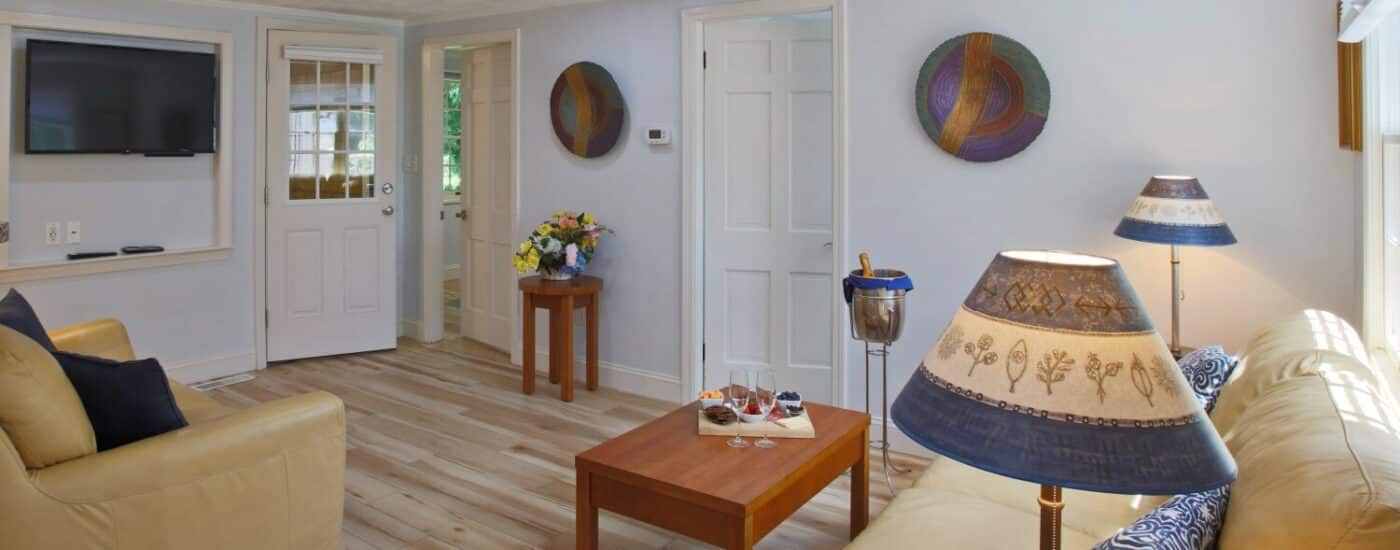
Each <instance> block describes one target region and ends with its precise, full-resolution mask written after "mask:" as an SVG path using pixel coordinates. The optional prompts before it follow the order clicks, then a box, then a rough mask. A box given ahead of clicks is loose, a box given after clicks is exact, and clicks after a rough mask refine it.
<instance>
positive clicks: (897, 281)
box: [844, 269, 914, 344]
mask: <svg viewBox="0 0 1400 550" xmlns="http://www.w3.org/2000/svg"><path fill="white" fill-rule="evenodd" d="M861 273H862V272H861V270H859V269H857V270H855V271H852V272H851V274H850V276H849V277H846V280H845V285H844V286H845V291H846V303H847V304H850V310H851V336H852V337H854V338H855V339H856V340H861V341H864V342H869V343H872V344H892V343H894V341H895V340H898V339H899V335H900V334H901V333H902V332H904V295H905V294H906V293H907V292H909V291H911V290H913V289H914V285H913V283H912V282H911V281H910V280H909V276H908V275H906V274H905V273H904V272H903V271H900V270H898V269H876V270H875V276H874V277H866V276H864V275H862V274H861Z"/></svg>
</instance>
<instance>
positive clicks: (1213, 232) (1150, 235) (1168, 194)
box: [1113, 176, 1235, 358]
mask: <svg viewBox="0 0 1400 550" xmlns="http://www.w3.org/2000/svg"><path fill="white" fill-rule="evenodd" d="M1113 234H1114V235H1118V236H1119V237H1123V238H1125V239H1132V240H1135V241H1142V242H1145V243H1157V244H1169V245H1171V247H1172V344H1171V350H1172V357H1176V358H1180V357H1181V254H1180V252H1179V251H1178V250H1177V246H1178V245H1185V246H1225V245H1230V244H1235V234H1234V233H1231V232H1230V226H1228V225H1225V220H1224V219H1222V218H1221V217H1220V212H1218V211H1216V210H1215V204H1214V203H1212V202H1211V201H1210V197H1209V196H1207V195H1206V190H1205V189H1204V188H1202V187H1201V182H1199V181H1196V178H1193V177H1190V176H1154V177H1153V178H1152V179H1151V180H1149V181H1148V182H1147V187H1144V188H1142V193H1141V194H1139V195H1138V198H1137V200H1136V201H1134V202H1133V206H1132V207H1131V208H1129V209H1128V213H1127V214H1126V215H1124V216H1123V221H1121V222H1118V229H1114V230H1113Z"/></svg>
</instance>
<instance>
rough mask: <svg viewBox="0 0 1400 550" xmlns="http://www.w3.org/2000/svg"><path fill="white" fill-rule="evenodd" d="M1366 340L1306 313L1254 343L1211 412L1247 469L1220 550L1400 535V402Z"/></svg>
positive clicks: (1333, 320) (1372, 543) (1376, 541)
mask: <svg viewBox="0 0 1400 550" xmlns="http://www.w3.org/2000/svg"><path fill="white" fill-rule="evenodd" d="M1359 345H1360V344H1359V339H1357V338H1355V331H1353V330H1352V329H1351V327H1349V326H1347V325H1346V323H1345V322H1343V321H1341V320H1340V319H1339V318H1337V317H1336V316H1333V315H1331V314H1327V313H1325V312H1313V311H1309V312H1304V313H1302V314H1299V315H1297V316H1294V317H1290V318H1289V319H1285V320H1284V321H1282V322H1280V323H1278V324H1275V325H1273V326H1271V327H1269V328H1268V329H1266V330H1265V331H1264V332H1263V333H1261V334H1260V336H1258V337H1256V338H1255V339H1254V341H1253V343H1252V344H1251V347H1250V348H1248V349H1247V350H1246V352H1245V354H1244V356H1243V358H1242V359H1241V362H1240V366H1239V367H1238V368H1237V373H1236V375H1235V376H1234V378H1233V379H1232V380H1231V381H1230V382H1228V383H1227V384H1226V387H1225V389H1224V390H1223V391H1222V392H1221V395H1220V403H1219V405H1218V407H1217V409H1216V413H1215V415H1214V417H1213V420H1214V421H1215V422H1216V426H1217V428H1219V429H1220V430H1221V434H1222V436H1223V438H1224V440H1225V444H1226V446H1227V447H1229V449H1230V452H1231V454H1233V455H1234V456H1235V462H1236V464H1238V466H1239V478H1238V479H1237V480H1236V481H1235V483H1234V484H1233V485H1232V486H1231V495H1230V506H1229V510H1228V519H1227V520H1226V521H1225V526H1224V529H1223V530H1222V531H1221V535H1220V543H1221V547H1222V548H1226V549H1230V548H1278V549H1287V548H1394V547H1395V546H1396V541H1400V438H1397V435H1396V434H1400V408H1397V406H1396V404H1395V400H1394V396H1392V395H1390V394H1389V393H1388V391H1387V390H1386V389H1385V386H1384V385H1382V384H1380V383H1379V382H1378V377H1377V373H1376V372H1375V371H1374V370H1373V367H1372V365H1371V364H1369V363H1368V362H1367V358H1366V356H1365V350H1364V348H1358V347H1357V346H1359ZM1222 415H1227V416H1225V417H1222Z"/></svg>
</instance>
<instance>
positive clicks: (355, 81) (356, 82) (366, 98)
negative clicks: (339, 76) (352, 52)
mask: <svg viewBox="0 0 1400 550" xmlns="http://www.w3.org/2000/svg"><path fill="white" fill-rule="evenodd" d="M349 96H350V97H349V102H350V103H351V104H354V105H373V104H374V65H365V64H361V63H353V64H351V65H350V89H349Z"/></svg>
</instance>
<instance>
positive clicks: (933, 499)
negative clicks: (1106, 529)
mask: <svg viewBox="0 0 1400 550" xmlns="http://www.w3.org/2000/svg"><path fill="white" fill-rule="evenodd" d="M938 461H939V462H945V461H947V462H951V461H949V460H945V459H939V460H938ZM989 475H990V474H989ZM1026 485H1027V486H1028V487H1032V490H1030V492H1028V493H1025V496H1026V498H1027V499H1028V500H1029V501H1030V503H1031V505H1032V508H1034V506H1035V499H1036V497H1037V496H1038V495H1039V494H1040V493H1039V490H1038V489H1034V487H1033V486H1030V484H1026ZM1021 492H1025V491H1021ZM1066 493H1068V491H1066ZM1074 505H1075V503H1074V502H1072V501H1070V500H1069V495H1068V494H1066V496H1065V513H1069V510H1070V509H1072V507H1073V506H1074ZM1102 538H1103V537H1102V536H1099V535H1096V534H1091V533H1085V532H1083V531H1079V530H1078V529H1076V528H1074V527H1073V526H1072V525H1071V524H1070V523H1069V522H1065V524H1064V527H1063V529H1062V531H1061V533H1060V540H1061V541H1062V543H1063V547H1064V548H1089V547H1091V546H1093V545H1094V543H1095V542H1098V541H1099V539H1102ZM1039 542H1040V513H1039V512H1037V511H1030V510H1029V509H1027V508H1023V507H1019V506H1018V507H1012V506H1005V505H1003V504H1000V503H999V502H996V501H992V500H987V499H982V498H977V497H971V496H968V495H966V494H964V493H962V492H957V491H949V490H946V489H943V488H941V487H934V486H915V487H911V488H908V489H904V490H902V491H900V492H899V498H896V499H894V501H893V502H891V503H890V505H889V506H887V507H886V508H885V509H884V510H883V511H881V512H880V515H878V516H876V517H875V519H874V520H873V521H871V523H870V526H869V527H867V528H866V530H865V531H864V532H862V533H861V535H860V537H858V538H857V539H856V540H855V541H853V542H852V543H851V544H850V545H849V546H847V547H846V549H847V550H889V549H891V548H958V549H960V550H964V549H965V550H978V549H989V550H990V549H996V550H1000V549H1005V548H1036V547H1037V546H1038V545H1039Z"/></svg>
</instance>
